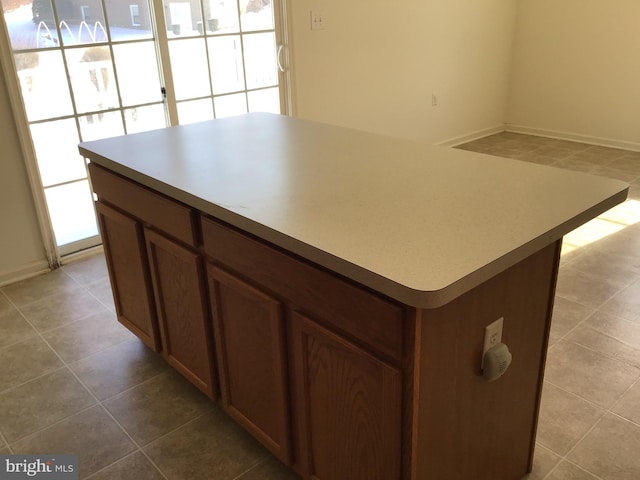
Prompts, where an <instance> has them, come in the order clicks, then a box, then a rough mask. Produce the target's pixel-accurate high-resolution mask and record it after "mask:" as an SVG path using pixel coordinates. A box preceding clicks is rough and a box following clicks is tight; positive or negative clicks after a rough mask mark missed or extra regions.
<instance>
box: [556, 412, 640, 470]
mask: <svg viewBox="0 0 640 480" xmlns="http://www.w3.org/2000/svg"><path fill="white" fill-rule="evenodd" d="M638 452H640V426H638V425H634V424H632V423H630V422H628V421H626V420H624V419H622V418H619V417H616V416H614V415H611V414H607V415H606V416H605V417H604V418H602V420H600V422H598V424H597V425H596V427H595V428H594V429H593V430H592V431H591V432H590V433H589V434H588V435H587V436H586V437H585V439H584V440H583V441H582V442H580V444H579V445H578V446H577V447H576V448H575V450H573V452H571V453H570V454H569V456H568V458H569V460H571V461H572V462H573V463H576V464H577V465H580V466H581V467H583V468H585V469H586V470H588V471H589V472H592V473H593V474H595V475H597V476H598V477H600V478H602V479H603V480H637V479H638V478H640V462H638Z"/></svg>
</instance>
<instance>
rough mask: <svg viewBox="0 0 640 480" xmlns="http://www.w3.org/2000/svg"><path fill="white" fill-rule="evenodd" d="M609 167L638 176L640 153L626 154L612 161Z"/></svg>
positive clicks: (639, 172) (639, 171)
mask: <svg viewBox="0 0 640 480" xmlns="http://www.w3.org/2000/svg"><path fill="white" fill-rule="evenodd" d="M609 166H610V167H613V168H618V169H620V170H627V171H629V172H635V173H637V174H639V175H640V152H626V153H625V154H624V155H621V156H620V157H618V158H616V159H615V160H613V161H612V162H611V163H610V164H609Z"/></svg>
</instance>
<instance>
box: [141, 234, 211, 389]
mask: <svg viewBox="0 0 640 480" xmlns="http://www.w3.org/2000/svg"><path fill="white" fill-rule="evenodd" d="M145 237H146V240H147V252H148V254H149V264H150V266H151V271H152V275H151V278H152V280H153V288H154V292H155V299H156V305H157V309H158V317H159V323H160V332H161V336H162V346H163V352H164V355H165V357H166V359H167V361H168V362H169V363H170V364H171V365H172V366H173V367H174V368H176V369H177V370H178V371H179V372H180V373H182V374H183V375H184V376H185V377H186V378H187V379H189V380H190V381H191V382H192V383H193V384H194V385H196V386H197V387H198V388H200V390H202V391H203V392H204V393H206V394H207V395H209V396H210V397H212V398H213V397H215V396H216V395H215V390H214V388H215V384H214V377H213V361H212V358H213V342H212V340H211V327H210V322H209V314H208V305H207V292H206V287H205V283H204V282H205V279H204V268H203V266H202V265H201V259H200V258H199V256H198V254H197V253H195V252H192V251H190V250H188V249H186V248H184V247H181V246H179V245H177V244H175V243H173V242H171V241H170V240H168V239H166V238H164V237H162V236H161V235H158V234H157V233H155V232H153V231H151V230H148V229H147V230H145Z"/></svg>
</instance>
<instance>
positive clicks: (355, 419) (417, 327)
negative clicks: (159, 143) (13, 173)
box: [89, 164, 560, 480]
mask: <svg viewBox="0 0 640 480" xmlns="http://www.w3.org/2000/svg"><path fill="white" fill-rule="evenodd" d="M89 167H90V171H91V179H92V182H93V187H94V190H95V191H96V193H97V194H98V197H99V201H98V202H97V206H96V208H97V211H98V217H99V222H100V228H101V231H102V235H103V239H104V246H105V253H106V258H107V263H108V267H109V272H110V277H111V282H112V286H113V291H114V296H115V303H116V309H117V312H118V318H119V319H120V321H121V322H122V323H123V324H124V325H126V326H127V327H128V328H129V329H130V330H131V331H133V332H134V333H135V334H136V335H138V336H139V337H140V338H141V339H142V340H143V341H145V342H146V343H147V344H149V345H150V346H151V347H152V348H155V349H156V350H161V351H162V354H163V355H164V356H165V358H166V359H167V361H168V362H169V363H170V364H171V365H172V366H173V367H174V368H175V369H176V370H178V371H180V372H181V373H182V374H183V375H184V376H185V377H186V378H188V379H189V380H190V381H191V382H193V383H194V384H195V385H196V386H197V387H198V388H200V389H201V390H202V391H203V392H205V393H206V394H207V395H209V396H210V397H212V398H217V397H218V395H217V386H218V384H219V386H220V403H221V405H222V407H223V408H224V409H225V411H226V412H227V413H228V414H229V415H230V416H231V417H233V418H234V419H235V420H236V421H237V422H238V423H239V424H240V425H242V426H243V427H244V428H245V429H246V430H247V431H248V432H250V433H251V434H252V435H253V436H254V437H255V438H256V439H258V440H259V441H260V442H262V444H263V445H265V447H266V448H268V449H269V450H270V451H271V452H272V453H273V454H274V455H275V456H277V457H278V458H279V459H280V460H281V461H282V462H284V463H285V464H288V465H290V466H291V467H292V468H293V469H294V470H295V471H296V472H298V473H299V474H300V475H301V476H302V477H303V479H304V480H412V479H418V480H423V479H425V480H426V479H428V480H432V479H433V480H438V479H447V480H462V479H466V478H474V479H475V478H477V479H479V480H480V479H481V480H515V479H518V478H521V477H522V476H523V475H524V474H525V473H526V472H527V471H530V469H531V464H532V463H531V462H532V458H533V446H534V445H535V443H534V440H535V428H536V421H537V415H538V407H539V402H540V395H541V392H542V379H543V375H542V374H543V372H544V360H545V352H546V342H547V340H548V334H549V326H550V319H551V312H552V309H553V292H554V288H555V279H556V274H557V268H558V262H559V252H560V242H559V241H558V242H556V243H555V244H550V245H548V246H547V247H544V248H542V249H541V250H539V251H538V252H536V253H534V254H532V255H530V256H529V257H527V258H525V259H523V260H522V261H520V262H519V263H517V264H515V265H513V266H511V267H509V268H507V269H506V270H504V271H503V272H501V273H500V274H498V275H496V276H495V277H493V278H491V279H489V280H487V281H485V282H484V283H482V284H481V285H479V286H477V287H475V288H474V289H472V290H470V291H468V292H467V293H465V294H463V295H461V296H459V297H458V298H456V299H454V300H452V301H451V302H449V303H447V304H445V305H443V306H441V307H438V308H434V309H418V308H413V307H410V306H408V305H402V304H399V303H398V302H395V301H393V300H390V299H388V298H386V297H384V296H383V295H381V294H379V293H376V292H375V291H373V290H371V289H367V288H365V287H363V286H361V285H359V284H357V283H355V282H353V281H351V280H348V279H345V278H344V277H341V276H340V275H338V274H337V273H335V272H331V271H328V270H327V269H325V268H322V267H319V266H317V265H314V264H312V263H311V262H309V261H306V260H304V259H302V258H299V257H298V256H296V255H294V254H292V253H290V252H287V251H286V250H284V249H282V248H278V247H276V246H274V245H271V244H269V243H268V242H266V241H264V240H261V239H258V238H256V237H254V236H252V235H250V234H248V233H245V232H243V231H241V230H239V229H237V228H234V227H232V226H229V225H227V224H225V223H223V222H221V221H219V220H217V219H214V218H212V217H208V216H206V215H204V214H201V213H200V212H198V211H197V210H195V209H194V208H192V207H189V206H187V205H185V204H183V203H180V202H177V201H174V200H172V199H171V198H168V197H166V196H164V195H161V194H159V193H158V192H155V191H153V190H151V189H149V188H146V187H143V186H141V185H138V184H137V183H135V182H133V181H131V180H128V179H126V178H124V177H121V176H119V175H117V174H115V173H114V172H111V171H109V170H108V169H105V168H102V167H99V166H96V165H94V164H90V166H89ZM499 317H504V318H505V330H504V332H503V340H504V341H505V343H507V344H508V345H509V347H510V349H511V351H512V354H513V358H514V361H513V364H512V366H511V367H510V368H509V370H508V372H507V373H506V374H505V375H504V376H503V377H502V378H501V379H500V380H499V381H497V382H486V381H485V380H484V379H483V377H482V373H481V371H480V367H479V366H480V359H481V355H482V339H483V334H484V327H485V326H486V325H488V324H490V323H491V322H493V321H494V320H495V319H496V318H499ZM214 347H215V348H214ZM216 359H217V362H215V361H214V360H216ZM216 363H217V366H218V368H217V370H216V368H215V365H216ZM216 373H217V377H216ZM498 444H500V445H508V446H509V448H495V445H498Z"/></svg>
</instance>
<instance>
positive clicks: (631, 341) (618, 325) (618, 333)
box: [584, 311, 640, 349]
mask: <svg viewBox="0 0 640 480" xmlns="http://www.w3.org/2000/svg"><path fill="white" fill-rule="evenodd" d="M584 324H585V325H587V326H589V327H591V328H593V329H594V330H598V331H599V332H602V333H604V334H606V335H608V336H610V337H612V338H615V339H616V340H619V341H620V342H622V343H624V344H626V345H629V346H631V347H634V348H636V349H640V323H638V322H631V321H629V320H625V319H624V318H620V317H616V316H615V315H609V314H607V313H604V312H601V311H597V312H596V313H594V314H593V315H592V316H590V317H589V318H587V319H586V321H585V322H584Z"/></svg>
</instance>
